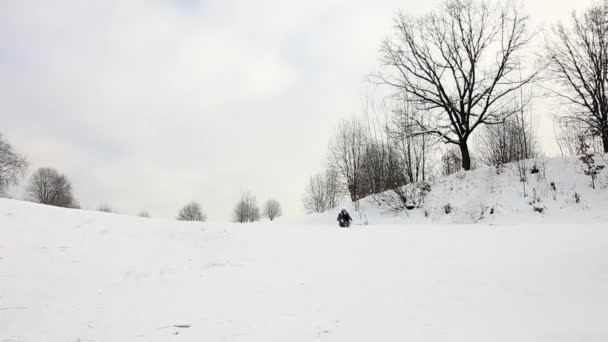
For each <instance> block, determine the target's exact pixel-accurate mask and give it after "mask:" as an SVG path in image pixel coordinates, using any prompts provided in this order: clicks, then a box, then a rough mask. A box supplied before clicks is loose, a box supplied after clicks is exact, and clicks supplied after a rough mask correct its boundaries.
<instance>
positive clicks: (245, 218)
mask: <svg viewBox="0 0 608 342" xmlns="http://www.w3.org/2000/svg"><path fill="white" fill-rule="evenodd" d="M28 167H29V162H28V160H27V158H26V157H25V156H23V155H22V154H20V153H18V152H17V151H16V150H15V149H14V148H13V146H12V145H11V144H10V143H9V142H8V140H6V139H5V138H4V136H3V135H2V133H0V197H2V196H5V195H6V191H7V189H8V188H9V187H10V186H13V185H17V184H18V183H19V182H20V181H21V180H22V178H23V177H25V174H26V171H27V169H28ZM25 192H26V199H28V200H30V201H32V202H36V203H40V204H45V205H51V206H56V207H63V208H72V209H80V203H79V202H78V200H77V199H76V196H75V195H74V190H73V187H72V183H71V182H70V180H69V179H68V177H67V176H66V175H65V174H63V173H61V172H59V171H58V170H57V169H55V168H51V167H41V168H38V169H36V170H35V171H34V172H33V173H32V175H31V176H30V178H29V181H28V183H27V184H26V186H25ZM96 210H97V211H100V212H105V213H113V212H114V209H113V208H112V207H111V206H110V204H108V203H101V204H99V206H97V208H96ZM281 215H282V209H281V204H280V202H279V201H277V200H276V199H274V198H270V199H268V200H267V201H266V202H265V203H264V205H263V207H262V209H260V208H259V206H258V204H257V200H256V197H255V196H254V195H253V194H252V193H250V192H246V193H243V194H242V195H241V198H240V199H239V201H238V202H237V204H236V205H235V207H234V209H233V212H232V219H233V221H234V222H237V223H247V222H255V221H259V220H260V219H261V218H262V217H266V218H268V219H269V220H271V221H272V220H274V219H276V218H278V217H280V216H281ZM137 216H139V217H146V218H147V217H150V213H149V212H148V211H147V210H142V211H140V212H139V213H138V214H137ZM176 219H177V220H180V221H201V222H203V221H206V220H207V215H206V214H205V212H204V211H203V209H202V206H201V205H200V204H199V203H198V202H196V201H191V202H189V203H187V204H186V205H185V206H184V207H182V208H181V209H180V210H179V212H178V214H177V216H176Z"/></svg>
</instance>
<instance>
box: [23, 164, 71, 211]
mask: <svg viewBox="0 0 608 342" xmlns="http://www.w3.org/2000/svg"><path fill="white" fill-rule="evenodd" d="M27 193H28V195H29V198H30V199H31V200H32V201H34V202H38V203H42V204H47V205H53V206H57V207H65V208H76V207H78V203H77V201H76V200H75V198H74V195H73V194H72V184H71V183H70V181H69V180H68V178H67V177H66V176H65V175H63V174H61V173H59V172H58V171H57V170H56V169H53V168H48V167H42V168H39V169H38V170H36V171H35V172H34V174H33V175H32V177H31V179H30V183H29V185H28V187H27Z"/></svg>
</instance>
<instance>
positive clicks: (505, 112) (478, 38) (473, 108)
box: [375, 0, 538, 170]
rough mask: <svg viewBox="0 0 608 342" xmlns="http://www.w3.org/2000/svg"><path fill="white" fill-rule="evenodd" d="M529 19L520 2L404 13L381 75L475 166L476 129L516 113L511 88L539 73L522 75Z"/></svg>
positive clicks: (460, 2)
mask: <svg viewBox="0 0 608 342" xmlns="http://www.w3.org/2000/svg"><path fill="white" fill-rule="evenodd" d="M527 25H528V17H526V16H523V15H521V14H520V13H519V10H518V9H517V8H515V7H513V6H510V5H505V6H502V7H495V8H494V7H493V8H491V7H490V6H489V5H488V4H487V3H485V2H476V1H474V0H446V1H445V2H444V3H443V6H442V7H441V8H440V9H439V10H438V11H435V12H432V13H430V14H428V15H425V16H423V17H419V18H415V17H410V16H407V15H404V14H400V15H398V16H397V17H396V19H395V31H396V35H395V37H394V39H392V40H387V41H386V42H385V43H384V46H383V48H382V54H383V62H384V66H385V67H384V69H383V71H381V72H380V73H379V74H378V75H377V77H376V78H375V79H376V80H377V81H378V82H379V83H383V84H387V85H389V86H391V87H393V88H394V89H396V90H397V91H398V92H399V96H403V97H404V98H407V99H408V100H409V101H411V103H412V104H414V105H415V106H416V109H418V110H420V111H424V112H425V113H426V115H427V117H428V119H427V120H426V122H418V124H419V126H420V127H421V130H420V132H419V133H420V134H434V135H436V136H438V137H440V138H441V139H442V140H443V141H444V142H446V143H449V144H454V145H456V146H458V147H459V149H460V155H461V158H462V167H463V168H464V169H465V170H470V169H471V156H470V153H469V145H468V141H469V138H470V136H471V134H472V133H473V132H474V131H475V129H476V128H477V127H479V126H480V125H486V124H496V123H500V122H502V121H503V120H504V119H505V118H507V117H509V116H510V115H512V114H513V113H514V112H515V111H516V108H514V106H513V104H512V103H511V99H510V97H509V95H510V94H512V93H514V92H516V91H517V90H518V89H520V88H521V87H523V86H524V85H526V84H528V83H530V82H532V81H533V80H534V79H535V78H536V76H537V74H538V72H537V71H533V72H531V73H529V74H528V75H526V76H523V77H522V74H521V69H522V58H523V57H524V56H523V50H524V48H525V47H526V45H528V42H529V41H530V39H531V36H530V34H528V29H527ZM516 76H518V77H516ZM412 119H414V120H416V118H415V117H414V118H412Z"/></svg>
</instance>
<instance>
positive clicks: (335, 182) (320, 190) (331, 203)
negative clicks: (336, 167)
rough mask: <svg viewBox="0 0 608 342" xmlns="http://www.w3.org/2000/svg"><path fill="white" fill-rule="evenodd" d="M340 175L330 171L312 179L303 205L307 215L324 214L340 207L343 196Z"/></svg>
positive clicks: (318, 174)
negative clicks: (341, 196) (340, 199)
mask: <svg viewBox="0 0 608 342" xmlns="http://www.w3.org/2000/svg"><path fill="white" fill-rule="evenodd" d="M341 193H342V192H341V190H340V181H339V179H338V173H337V172H336V171H333V170H331V169H328V170H327V171H325V172H324V173H317V174H316V175H314V176H312V177H310V180H309V182H308V186H307V187H306V191H305V193H304V198H303V200H302V201H303V204H304V209H306V212H307V213H309V214H310V213H322V212H325V211H327V210H330V209H332V208H335V207H336V206H337V205H338V201H339V198H340V195H341Z"/></svg>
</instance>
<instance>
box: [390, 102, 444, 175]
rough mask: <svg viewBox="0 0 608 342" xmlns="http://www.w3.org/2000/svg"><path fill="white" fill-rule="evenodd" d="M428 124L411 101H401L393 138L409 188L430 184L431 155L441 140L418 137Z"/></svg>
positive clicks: (398, 106)
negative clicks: (410, 186) (411, 104)
mask: <svg viewBox="0 0 608 342" xmlns="http://www.w3.org/2000/svg"><path fill="white" fill-rule="evenodd" d="M426 120H428V118H427V115H426V113H425V112H424V111H418V110H416V109H415V108H413V107H412V106H410V103H409V101H407V100H403V99H401V100H399V101H398V102H397V105H396V107H395V109H394V110H393V115H392V118H391V123H390V125H389V126H388V131H389V138H390V140H391V141H392V145H393V146H394V147H395V150H396V151H397V153H398V156H399V162H400V169H401V172H402V174H403V177H404V182H405V183H406V184H409V183H418V182H421V181H426V180H427V178H428V176H429V174H430V172H431V171H430V166H431V162H430V159H431V158H430V157H431V156H430V155H431V153H432V152H433V146H434V145H435V143H436V141H437V139H434V138H433V137H430V136H428V135H426V134H417V133H418V132H420V131H421V130H423V129H424V127H426V126H427V121H426ZM420 123H422V125H421V124H420Z"/></svg>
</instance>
